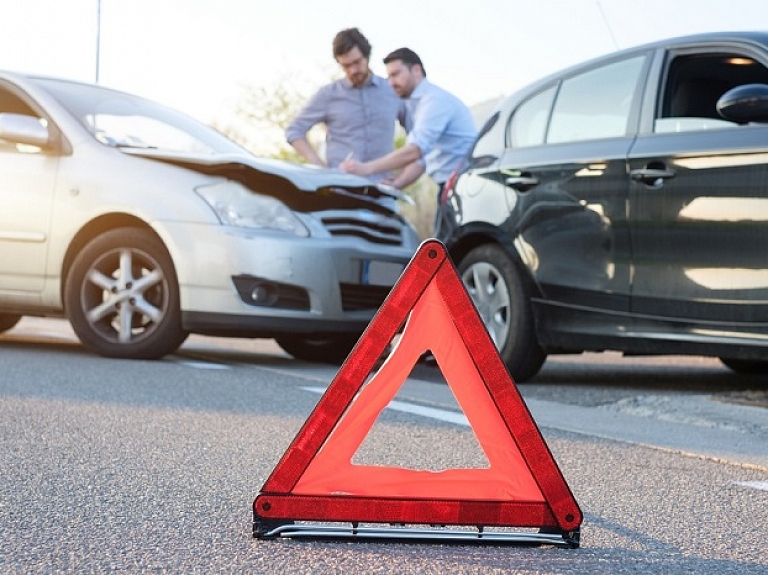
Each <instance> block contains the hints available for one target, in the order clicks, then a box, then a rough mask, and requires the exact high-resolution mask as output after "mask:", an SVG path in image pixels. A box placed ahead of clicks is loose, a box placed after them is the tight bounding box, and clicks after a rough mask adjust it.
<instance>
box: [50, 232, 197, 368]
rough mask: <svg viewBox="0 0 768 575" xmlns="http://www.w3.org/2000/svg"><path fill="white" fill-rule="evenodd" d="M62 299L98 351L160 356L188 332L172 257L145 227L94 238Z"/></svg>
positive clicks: (77, 263) (87, 342)
mask: <svg viewBox="0 0 768 575" xmlns="http://www.w3.org/2000/svg"><path fill="white" fill-rule="evenodd" d="M64 300H65V305H66V311H67V316H68V317H69V321H70V323H71V324H72V327H73V329H74V330H75V333H76V334H77V336H78V337H79V338H80V340H81V341H82V342H83V343H84V344H85V345H86V346H88V347H89V348H90V349H92V350H93V351H95V352H96V353H99V354H100V355H104V356H107V357H115V358H125V359H157V358H159V357H162V356H164V355H167V354H169V353H172V352H174V351H175V350H176V349H178V347H179V346H180V345H181V344H182V343H183V342H184V340H185V339H186V337H187V333H186V332H184V331H183V330H182V327H181V311H180V304H179V286H178V280H177V279H176V272H175V270H174V267H173V262H172V260H171V257H170V256H169V255H168V251H167V250H166V248H165V246H164V245H163V243H162V242H161V241H160V240H159V239H158V238H157V237H156V236H155V235H154V234H152V233H151V232H149V231H147V230H143V229H140V228H118V229H115V230H111V231H108V232H105V233H103V234H101V235H99V236H97V237H96V238H94V239H93V240H91V241H90V242H89V243H88V244H87V245H86V246H85V247H84V248H83V249H82V250H81V251H80V253H79V254H78V255H77V257H76V258H75V260H74V262H73V264H72V267H71V268H70V271H69V274H68V276H67V281H66V286H65V294H64Z"/></svg>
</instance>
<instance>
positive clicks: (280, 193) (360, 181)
mask: <svg viewBox="0 0 768 575" xmlns="http://www.w3.org/2000/svg"><path fill="white" fill-rule="evenodd" d="M120 151H121V152H123V153H125V154H129V155H131V156H140V157H143V158H147V159H151V160H157V161H161V162H166V163H169V164H173V165H176V166H179V167H182V168H186V169H189V170H194V171H197V172H200V173H204V174H208V175H216V176H222V177H226V178H228V179H232V180H236V181H238V182H240V183H242V184H243V185H244V186H246V187H248V188H249V189H251V190H253V191H254V192H257V193H260V194H265V195H270V196H273V197H275V198H278V199H279V200H281V201H282V202H284V203H285V204H286V205H287V206H288V207H290V208H291V209H293V210H296V211H300V212H313V211H321V210H328V209H369V210H373V211H376V212H380V213H389V214H391V213H394V212H395V210H394V201H395V200H404V201H412V200H411V198H410V197H408V196H406V195H405V194H403V193H402V192H401V191H400V190H398V189H397V188H393V187H391V186H386V185H382V184H376V183H375V182H372V181H371V180H368V179H367V178H363V177H361V176H356V175H354V174H347V173H344V172H341V171H339V170H332V169H326V168H319V167H317V166H311V165H306V164H295V163H291V162H286V161H282V160H273V159H267V158H258V157H256V156H251V155H248V154H246V153H243V154H241V155H237V154H231V155H223V154H217V155H210V154H198V155H193V154H175V153H171V152H166V151H159V150H153V149H145V148H121V149H120Z"/></svg>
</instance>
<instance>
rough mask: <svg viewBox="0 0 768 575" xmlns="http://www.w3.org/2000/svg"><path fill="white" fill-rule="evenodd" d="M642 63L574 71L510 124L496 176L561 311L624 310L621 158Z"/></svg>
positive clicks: (532, 264) (526, 251)
mask: <svg viewBox="0 0 768 575" xmlns="http://www.w3.org/2000/svg"><path fill="white" fill-rule="evenodd" d="M646 59H647V55H646V54H645V53H639V54H631V55H629V56H627V55H624V56H622V57H620V58H618V59H615V60H612V61H609V62H604V63H601V64H600V65H599V66H593V67H591V68H587V69H584V70H580V71H577V72H575V73H572V75H570V76H568V77H565V78H563V79H562V80H559V81H557V82H555V83H553V84H552V85H550V86H548V87H546V88H545V89H543V90H541V91H540V92H539V93H538V94H536V95H535V96H533V97H532V98H530V99H529V100H528V101H527V102H524V103H523V104H522V105H521V106H520V107H519V108H518V109H517V110H516V112H515V113H514V116H513V117H512V121H511V123H510V127H509V134H508V141H509V145H508V146H507V150H506V152H505V154H504V156H503V158H502V162H501V173H500V178H502V180H503V181H504V182H505V183H506V185H507V186H508V187H510V188H512V189H513V190H514V192H515V193H514V194H510V195H509V196H508V197H509V198H510V209H511V211H512V212H513V218H512V220H513V221H515V222H516V230H515V232H514V235H515V237H516V244H517V245H518V246H519V248H520V252H521V253H522V254H523V258H524V259H525V260H526V261H525V263H526V264H527V266H528V267H529V269H530V270H531V273H532V275H533V276H534V278H535V280H536V281H537V282H538V284H539V286H540V289H541V290H542V292H543V293H544V296H545V300H546V302H547V303H550V304H552V303H556V304H557V305H558V306H561V307H560V309H562V306H567V307H569V308H571V309H572V310H573V309H579V310H581V311H583V310H586V309H592V310H594V309H601V310H612V311H615V312H627V311H628V310H629V257H630V250H629V236H628V229H627V223H626V204H627V194H628V185H627V180H626V158H627V154H628V152H629V149H630V146H631V144H632V141H633V138H634V133H635V130H636V125H637V117H638V113H639V108H640V96H641V94H642V89H643V86H644V79H645V73H646ZM556 315H558V316H561V314H556ZM598 315H599V314H598ZM596 317H597V315H592V319H595V318H596ZM554 321H556V320H555V319H554V316H553V318H551V319H550V324H552V322H554ZM561 327H562V326H561Z"/></svg>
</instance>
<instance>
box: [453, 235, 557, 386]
mask: <svg viewBox="0 0 768 575" xmlns="http://www.w3.org/2000/svg"><path fill="white" fill-rule="evenodd" d="M458 270H459V275H460V276H461V279H462V281H463V282H464V285H465V286H466V287H467V290H468V291H469V294H470V296H471V297H472V300H473V301H474V303H475V306H476V307H477V311H478V313H479V314H480V317H481V319H482V321H483V323H484V324H485V326H486V328H487V329H488V333H489V334H490V336H491V339H492V340H493V341H494V343H495V344H496V347H497V348H498V350H499V354H500V355H501V359H502V360H503V361H504V363H505V364H506V365H507V369H508V370H509V373H510V375H511V376H512V379H513V380H514V381H515V382H522V381H526V380H528V379H530V378H531V377H533V376H534V375H536V373H538V371H539V370H540V369H541V366H542V365H543V364H544V361H545V360H546V358H547V355H546V353H544V350H543V349H542V348H541V346H540V345H539V343H538V341H537V339H536V332H535V329H534V324H533V313H532V311H531V305H530V298H529V293H528V290H527V289H526V287H525V285H524V284H523V281H522V277H521V274H520V272H519V270H518V268H517V266H515V264H514V262H513V261H512V260H511V259H510V257H509V256H508V255H507V254H506V253H505V252H504V250H503V249H502V248H501V247H499V246H497V245H495V244H486V245H482V246H480V247H477V248H475V249H473V250H472V251H470V252H469V253H468V254H467V256H466V257H464V258H463V259H462V260H461V262H460V263H459V266H458Z"/></svg>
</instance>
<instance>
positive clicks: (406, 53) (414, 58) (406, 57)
mask: <svg viewBox="0 0 768 575" xmlns="http://www.w3.org/2000/svg"><path fill="white" fill-rule="evenodd" d="M394 60H402V62H403V64H405V65H406V66H408V68H410V67H411V66H413V65H414V64H418V65H419V66H420V67H421V71H422V72H423V73H424V77H425V78H426V77H427V71H426V70H425V69H424V64H422V63H421V58H419V55H418V54H417V53H416V52H414V51H413V50H411V49H410V48H398V49H397V50H395V51H394V52H390V53H389V54H387V57H386V58H384V63H385V64H389V63H390V62H393V61H394Z"/></svg>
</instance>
